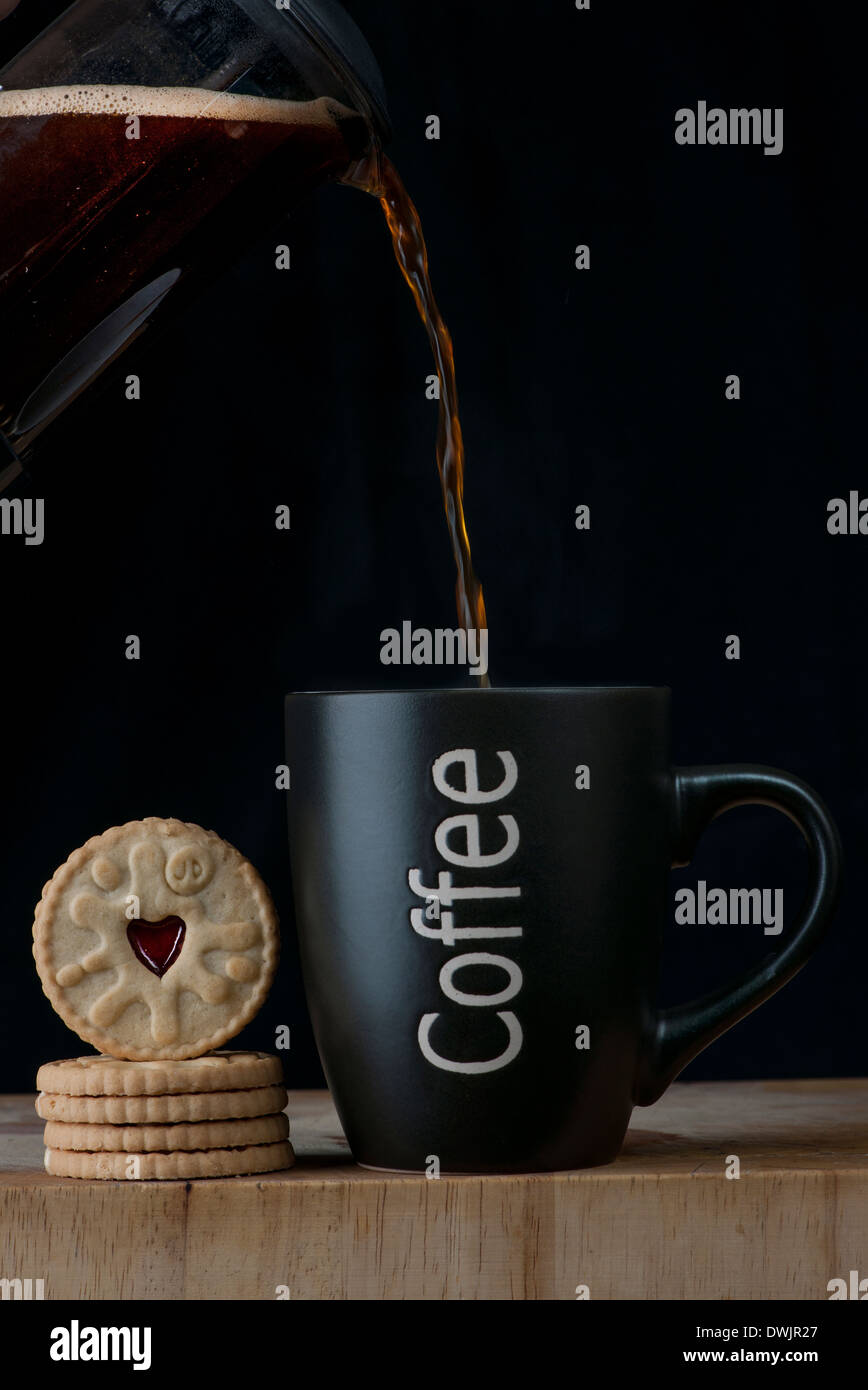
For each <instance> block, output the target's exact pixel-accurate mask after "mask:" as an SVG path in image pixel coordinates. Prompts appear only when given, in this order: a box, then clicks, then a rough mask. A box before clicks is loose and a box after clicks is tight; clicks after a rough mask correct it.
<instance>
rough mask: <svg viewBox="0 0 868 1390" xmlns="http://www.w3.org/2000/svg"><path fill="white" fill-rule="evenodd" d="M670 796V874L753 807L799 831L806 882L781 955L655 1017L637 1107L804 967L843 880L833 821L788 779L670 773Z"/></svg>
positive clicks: (744, 768)
mask: <svg viewBox="0 0 868 1390" xmlns="http://www.w3.org/2000/svg"><path fill="white" fill-rule="evenodd" d="M673 791H674V798H675V850H674V858H673V862H672V867H673V868H674V869H680V868H683V867H684V866H685V865H687V864H689V863H690V860H691V857H692V855H693V851H694V849H695V848H696V844H697V841H698V840H699V837H700V835H701V834H702V832H703V831H704V830H705V828H706V826H707V825H708V824H709V822H710V821H712V820H714V819H715V817H717V816H720V815H723V812H724V811H729V810H731V809H732V808H733V807H734V806H747V805H758V806H771V807H774V809H775V810H777V811H782V812H783V814H784V815H785V816H787V817H788V818H789V819H790V820H791V821H793V822H794V824H796V825H797V826H798V827H799V829H800V830H801V832H802V834H803V835H804V837H805V839H806V840H807V842H808V850H809V853H810V875H811V876H810V881H809V884H808V888H807V891H806V893H805V899H804V902H803V903H802V907H801V911H800V913H799V917H798V920H797V921H796V924H795V927H794V929H793V931H792V933H791V936H790V940H789V941H788V943H787V945H786V946H785V947H784V949H783V950H782V951H779V952H772V953H771V954H770V955H768V956H766V957H765V958H764V959H763V960H762V961H760V963H759V964H758V965H755V966H753V967H752V968H751V969H750V970H747V971H745V973H744V974H743V975H741V976H739V978H738V979H737V980H736V981H735V982H734V984H731V985H728V986H727V987H726V988H723V989H719V990H714V991H713V992H712V993H710V994H706V995H705V996H704V997H703V998H702V999H699V1000H697V1001H696V1002H695V1003H692V1004H681V1005H678V1006H677V1007H676V1008H672V1009H664V1010H663V1011H662V1012H661V1013H659V1014H658V1015H657V1017H656V1019H655V1020H654V1021H653V1023H652V1025H651V1030H650V1039H649V1040H648V1042H647V1043H646V1048H645V1055H644V1057H643V1058H642V1060H641V1061H640V1064H639V1070H638V1075H637V1082H636V1090H635V1099H636V1104H637V1105H652V1104H653V1103H654V1101H655V1100H658V1099H659V1097H660V1096H661V1095H662V1094H663V1092H664V1091H665V1090H666V1087H667V1086H668V1085H669V1083H670V1082H671V1081H674V1079H675V1077H676V1076H677V1075H678V1073H679V1072H680V1071H681V1070H682V1069H683V1068H684V1067H686V1066H687V1063H688V1062H690V1061H692V1059H693V1058H694V1057H695V1056H696V1055H697V1053H698V1052H701V1051H702V1049H703V1048H704V1047H707V1046H708V1044H709V1043H710V1042H713V1041H714V1039H715V1038H718V1037H720V1035H721V1033H725V1032H726V1030H727V1029H728V1028H731V1027H732V1025H733V1024H734V1023H737V1022H738V1021H739V1019H740V1018H744V1017H745V1015H746V1014H749V1013H750V1012H751V1011H752V1010H753V1009H755V1008H757V1007H758V1006H759V1005H760V1004H762V1003H763V1002H764V1001H765V1000H766V999H768V998H769V996H770V995H772V994H774V993H775V991H776V990H778V989H780V988H781V986H782V985H785V984H786V982H787V980H789V979H792V977H793V975H795V974H796V972H797V971H798V970H800V969H801V968H802V966H803V965H804V964H805V961H806V960H807V959H808V956H810V955H811V954H812V953H813V951H814V950H815V949H816V947H817V946H818V945H819V944H820V941H821V940H822V938H823V936H824V934H825V932H826V928H827V927H828V925H829V921H830V919H831V916H832V912H833V911H834V908H835V904H836V902H837V899H838V884H839V879H840V873H841V842H840V838H839V836H838V831H837V829H836V827H835V823H834V821H833V820H832V818H831V816H830V815H829V812H828V810H827V809H826V807H825V806H824V804H823V802H822V800H821V798H820V797H819V796H818V795H817V793H816V792H815V791H814V790H813V789H812V788H811V787H809V786H808V785H807V783H806V782H802V781H800V779H799V778H798V777H791V776H790V774H789V773H788V772H781V771H780V769H779V768H775V767H761V766H753V765H751V764H732V765H730V766H721V767H681V768H674V769H673Z"/></svg>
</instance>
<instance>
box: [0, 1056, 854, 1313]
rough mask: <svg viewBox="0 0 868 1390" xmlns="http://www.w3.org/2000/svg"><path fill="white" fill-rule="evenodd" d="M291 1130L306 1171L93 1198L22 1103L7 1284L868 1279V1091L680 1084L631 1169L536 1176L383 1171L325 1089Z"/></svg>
mask: <svg viewBox="0 0 868 1390" xmlns="http://www.w3.org/2000/svg"><path fill="white" fill-rule="evenodd" d="M288 1111H289V1115H290V1122H291V1138H292V1141H293V1143H294V1145H295V1148H296V1151H297V1155H298V1162H297V1166H296V1167H295V1168H294V1169H292V1170H290V1171H288V1172H284V1173H277V1174H265V1175H263V1176H261V1177H250V1178H228V1179H222V1180H203V1181H198V1182H192V1183H184V1182H148V1183H122V1182H83V1181H74V1180H71V1179H62V1178H52V1177H49V1176H48V1175H47V1174H46V1173H45V1171H44V1170H43V1167H42V1121H40V1120H39V1119H38V1117H37V1115H36V1113H35V1110H34V1109H33V1097H32V1096H7V1097H3V1098H0V1251H2V1253H0V1277H5V1278H14V1277H18V1278H31V1279H40V1278H41V1279H43V1280H44V1281H45V1286H44V1287H45V1297H46V1298H74V1299H79V1298H81V1299H104V1298H125V1299H126V1298H143V1299H148V1298H172V1299H191V1298H202V1299H273V1298H275V1297H277V1296H278V1290H279V1289H280V1288H281V1287H282V1288H284V1289H286V1290H288V1292H289V1295H290V1297H292V1298H293V1299H346V1298H353V1299H423V1298H424V1299H430V1298H433V1299H443V1298H466V1299H512V1298H519V1299H537V1298H546V1299H574V1298H575V1297H576V1290H577V1288H578V1286H580V1285H587V1286H588V1290H589V1294H590V1297H591V1298H592V1299H612V1298H623V1299H658V1298H660V1299H663V1298H673V1299H684V1298H701V1299H733V1298H750V1299H779V1298H798V1299H827V1298H828V1297H829V1294H828V1290H827V1285H828V1282H829V1280H831V1279H835V1278H844V1279H848V1277H849V1271H850V1270H859V1271H860V1277H861V1278H865V1277H868V1241H866V1233H868V1080H846V1081H789V1082H773V1081H770V1082H762V1081H755V1082H739V1083H729V1082H727V1083H716V1084H699V1083H693V1084H682V1085H675V1086H672V1087H671V1088H670V1090H669V1092H668V1093H667V1094H666V1095H665V1096H664V1097H663V1099H662V1100H661V1101H658V1103H657V1104H656V1105H655V1106H653V1107H651V1108H650V1109H647V1110H637V1111H635V1113H634V1117H633V1124H632V1126H631V1129H630V1133H629V1135H628V1137H627V1142H626V1145H625V1148H624V1151H623V1153H622V1155H621V1156H620V1158H619V1159H618V1160H617V1161H616V1162H615V1163H613V1164H610V1165H608V1166H607V1167H605V1168H594V1169H586V1170H582V1171H578V1172H573V1173H559V1174H544V1175H529V1176H523V1177H495V1178H490V1177H489V1178H474V1177H461V1178H454V1177H453V1178H450V1177H443V1178H440V1179H439V1180H429V1179H426V1178H424V1177H412V1176H400V1175H394V1176H392V1175H388V1174H382V1173H374V1172H370V1171H367V1170H365V1169H362V1168H359V1167H358V1166H357V1165H356V1164H354V1163H353V1161H352V1159H351V1157H350V1155H349V1152H348V1149H347V1146H346V1141H345V1140H344V1138H343V1135H342V1133H341V1130H340V1126H339V1124H338V1120H337V1117H336V1115H335V1112H334V1109H333V1108H332V1105H331V1102H330V1100H329V1098H328V1096H327V1095H326V1094H325V1093H324V1092H310V1091H308V1092H296V1093H294V1094H293V1095H291V1097H290V1103H289V1106H288ZM732 1155H735V1156H736V1157H737V1158H738V1160H739V1164H740V1174H741V1175H740V1177H739V1178H738V1179H731V1178H728V1177H727V1176H726V1171H727V1168H728V1167H729V1168H730V1169H731V1168H732V1167H733V1165H732V1163H731V1162H728V1160H729V1158H730V1156H732Z"/></svg>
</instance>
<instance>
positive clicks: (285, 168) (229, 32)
mask: <svg viewBox="0 0 868 1390" xmlns="http://www.w3.org/2000/svg"><path fill="white" fill-rule="evenodd" d="M387 135H388V115H387V111H386V101H385V94H384V91H383V82H382V78H381V76H380V73H379V69H378V68H377V64H376V62H375V60H374V58H373V55H372V54H371V51H370V49H369V48H368V46H367V44H366V42H365V40H364V38H363V37H362V35H361V34H360V33H359V31H358V29H357V28H356V26H355V25H354V24H353V23H352V21H351V20H350V19H349V18H348V16H347V15H346V14H345V13H344V11H343V10H342V9H341V8H340V6H339V5H337V4H335V3H334V0H291V5H290V0H285V7H281V0H277V3H275V0H75V3H74V4H73V5H72V6H71V7H70V8H69V9H68V10H66V11H65V12H64V13H63V14H62V15H61V16H60V18H59V19H58V20H57V21H56V22H55V23H54V24H52V25H51V26H50V27H49V28H47V29H46V30H45V31H44V32H43V33H42V34H41V35H39V37H38V38H36V39H35V40H34V41H33V42H32V43H31V44H30V45H29V46H28V47H27V48H26V49H24V51H23V52H22V53H20V54H19V55H18V57H16V58H15V59H14V60H13V61H12V62H10V63H8V64H7V66H6V67H5V68H3V69H2V70H0V207H2V209H3V215H2V218H0V488H3V487H5V486H6V485H7V484H8V483H9V482H10V481H11V480H12V479H13V478H14V477H15V476H16V475H17V474H18V473H19V472H20V471H21V467H22V460H25V461H26V459H27V457H28V454H29V451H30V448H31V445H32V443H33V441H34V440H35V439H36V437H37V436H38V435H39V434H40V433H41V431H42V430H43V429H44V428H45V426H46V425H47V424H48V423H49V422H50V421H51V420H52V419H53V418H54V417H55V416H56V415H57V414H58V413H59V412H60V411H61V410H63V409H64V408H65V406H67V405H68V404H69V403H70V402H71V401H72V400H74V399H75V397H76V396H78V395H79V393H80V392H81V391H82V390H83V389H84V388H85V387H86V386H87V385H88V384H89V383H90V382H91V381H93V380H94V378H96V377H97V376H98V375H99V374H100V373H101V372H102V371H103V369H104V368H105V367H107V366H108V365H109V363H111V362H112V361H114V359H115V358H116V357H117V356H118V354H119V353H120V352H122V350H123V349H124V348H125V347H126V346H127V345H128V344H129V343H130V342H132V341H133V340H134V339H135V338H137V337H138V336H139V335H140V334H141V333H142V332H143V330H144V329H145V328H146V327H147V325H148V324H149V323H150V322H151V321H152V320H153V319H154V317H155V316H160V317H162V315H163V314H164V312H165V311H166V309H167V308H168V307H169V306H171V305H178V304H180V303H182V302H183V300H184V299H185V298H186V297H187V296H188V295H189V293H190V292H191V290H192V289H193V288H194V287H195V285H196V284H197V283H199V282H200V281H201V280H202V279H203V278H205V277H206V276H207V274H208V273H209V272H211V271H213V270H214V269H215V268H216V267H218V266H219V265H220V263H221V262H224V263H225V261H226V259H227V258H228V257H229V256H231V254H232V253H233V251H235V250H237V249H238V247H239V245H240V244H243V242H244V240H245V238H247V237H249V236H250V235H251V234H255V233H256V231H257V230H259V229H261V227H262V226H263V225H268V222H269V221H273V220H274V219H275V218H276V217H277V216H280V215H282V214H284V213H286V212H288V211H289V210H290V209H291V208H292V206H293V205H294V204H295V203H296V202H297V201H298V200H299V199H300V198H302V197H303V196H305V195H306V194H307V193H309V192H310V191H311V190H312V189H313V188H315V187H316V186H317V185H319V184H321V183H324V182H326V181H328V180H332V179H339V178H341V177H343V176H344V175H345V174H347V173H348V172H349V171H350V170H351V169H352V168H353V167H354V166H355V165H356V164H357V163H358V162H359V161H360V160H362V159H364V158H365V156H366V155H367V153H368V152H369V151H370V149H371V147H372V145H373V144H374V143H375V142H376V141H381V140H383V139H385V138H386V137H387Z"/></svg>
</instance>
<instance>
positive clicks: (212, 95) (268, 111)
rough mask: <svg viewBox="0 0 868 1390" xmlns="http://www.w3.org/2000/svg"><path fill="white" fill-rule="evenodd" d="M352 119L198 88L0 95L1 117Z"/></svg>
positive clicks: (329, 106) (337, 111) (334, 110)
mask: <svg viewBox="0 0 868 1390" xmlns="http://www.w3.org/2000/svg"><path fill="white" fill-rule="evenodd" d="M344 114H345V115H351V114H352V113H351V112H349V111H347V110H345V108H343V107H341V106H340V105H339V104H338V103H337V102H334V101H329V100H328V98H327V97H318V98H317V99H316V101H285V100H279V99H277V98H274V97H257V96H247V95H246V94H245V93H243V92H209V91H206V90H205V89H204V88H202V87H133V86H117V87H97V86H92V87H91V86H88V87H34V88H32V89H30V90H28V91H10V92H4V91H2V90H0V117H3V116H162V117H175V118H177V119H180V120H197V119H203V118H204V119H206V120H211V121H268V122H271V123H274V122H280V123H281V124H284V125H295V124H303V125H311V124H317V125H334V123H335V118H336V116H339V115H344Z"/></svg>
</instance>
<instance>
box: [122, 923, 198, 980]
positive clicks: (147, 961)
mask: <svg viewBox="0 0 868 1390" xmlns="http://www.w3.org/2000/svg"><path fill="white" fill-rule="evenodd" d="M186 930H187V927H186V924H185V923H184V922H182V921H181V918H180V917H164V918H163V920H162V921H161V922H143V921H142V920H141V918H139V917H137V918H136V919H135V921H134V922H130V924H129V926H128V927H127V939H128V940H129V943H130V945H131V946H132V948H133V950H134V951H135V953H136V955H137V957H138V958H139V960H140V961H141V962H142V965H144V966H146V967H147V969H148V970H152V971H153V972H154V974H155V975H160V976H162V975H165V973H166V971H167V970H168V969H169V966H171V965H174V964H175V961H176V960H177V959H178V957H179V955H180V954H181V947H182V946H183V944H184V933H185V932H186Z"/></svg>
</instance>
